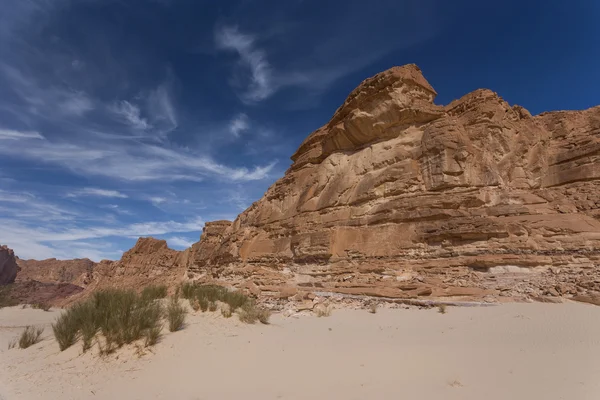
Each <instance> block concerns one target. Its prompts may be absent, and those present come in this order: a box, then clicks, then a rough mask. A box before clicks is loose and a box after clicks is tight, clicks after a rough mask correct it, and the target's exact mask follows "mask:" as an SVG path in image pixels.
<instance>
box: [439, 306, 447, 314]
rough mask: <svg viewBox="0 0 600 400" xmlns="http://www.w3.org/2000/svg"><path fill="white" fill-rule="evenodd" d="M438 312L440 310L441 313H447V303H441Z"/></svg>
mask: <svg viewBox="0 0 600 400" xmlns="http://www.w3.org/2000/svg"><path fill="white" fill-rule="evenodd" d="M438 312H439V313H440V314H446V305H445V304H440V305H439V306H438Z"/></svg>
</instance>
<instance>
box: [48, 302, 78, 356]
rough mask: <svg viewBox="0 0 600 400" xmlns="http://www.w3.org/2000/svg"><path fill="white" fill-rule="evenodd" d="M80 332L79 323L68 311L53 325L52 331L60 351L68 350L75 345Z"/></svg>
mask: <svg viewBox="0 0 600 400" xmlns="http://www.w3.org/2000/svg"><path fill="white" fill-rule="evenodd" d="M78 330H79V325H78V321H76V320H75V318H74V315H73V314H72V313H70V312H68V311H67V312H66V313H64V314H62V315H61V316H60V317H58V319H57V320H56V322H55V323H53V324H52V331H53V332H54V337H55V338H56V341H57V342H58V347H59V348H60V351H63V350H66V349H67V348H69V347H71V346H72V345H74V344H75V342H76V341H77V331H78Z"/></svg>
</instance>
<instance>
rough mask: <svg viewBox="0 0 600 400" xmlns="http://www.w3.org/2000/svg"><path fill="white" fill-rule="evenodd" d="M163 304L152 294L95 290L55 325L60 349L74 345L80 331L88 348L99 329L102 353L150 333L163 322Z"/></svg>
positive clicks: (84, 347)
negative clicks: (91, 295)
mask: <svg viewBox="0 0 600 400" xmlns="http://www.w3.org/2000/svg"><path fill="white" fill-rule="evenodd" d="M161 318H162V307H161V304H160V303H158V302H154V301H152V300H151V296H149V295H146V296H143V295H141V296H138V295H136V294H135V292H133V291H131V290H117V289H108V290H103V291H100V292H96V293H94V296H93V297H92V298H90V299H88V300H87V301H84V302H82V303H78V304H75V305H74V306H73V307H71V308H70V309H69V310H67V311H66V312H65V313H64V314H62V315H61V316H60V317H59V318H58V320H57V321H56V323H55V324H53V325H52V329H53V330H54V336H55V337H56V340H57V341H58V344H59V348H60V349H61V351H62V350H65V349H66V348H68V347H70V346H72V345H73V344H74V343H75V342H76V341H77V337H78V335H79V334H81V338H82V341H83V350H84V351H86V350H88V349H89V348H90V347H91V345H92V340H93V339H94V337H95V336H96V335H97V334H98V332H100V333H101V334H102V336H104V346H102V344H101V343H99V344H100V349H101V353H110V352H112V351H114V349H116V348H118V347H121V346H123V345H124V344H128V343H131V342H133V341H135V340H138V339H141V338H142V337H147V336H149V335H151V334H150V333H149V332H150V331H151V330H152V329H155V328H156V327H157V326H159V325H160V321H161Z"/></svg>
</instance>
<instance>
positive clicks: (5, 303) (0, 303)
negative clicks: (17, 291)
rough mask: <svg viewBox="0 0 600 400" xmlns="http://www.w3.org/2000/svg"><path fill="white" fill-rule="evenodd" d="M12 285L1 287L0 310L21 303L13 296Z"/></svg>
mask: <svg viewBox="0 0 600 400" xmlns="http://www.w3.org/2000/svg"><path fill="white" fill-rule="evenodd" d="M11 291H12V284H11V285H3V286H0V308H3V307H12V306H16V305H18V304H19V302H18V301H17V300H16V299H14V298H12V296H11Z"/></svg>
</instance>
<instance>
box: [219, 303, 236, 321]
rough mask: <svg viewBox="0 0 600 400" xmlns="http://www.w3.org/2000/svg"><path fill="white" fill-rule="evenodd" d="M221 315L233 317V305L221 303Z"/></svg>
mask: <svg viewBox="0 0 600 400" xmlns="http://www.w3.org/2000/svg"><path fill="white" fill-rule="evenodd" d="M221 315H222V316H223V317H225V318H231V316H232V315H233V312H232V311H231V306H230V305H229V304H227V303H221Z"/></svg>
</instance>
